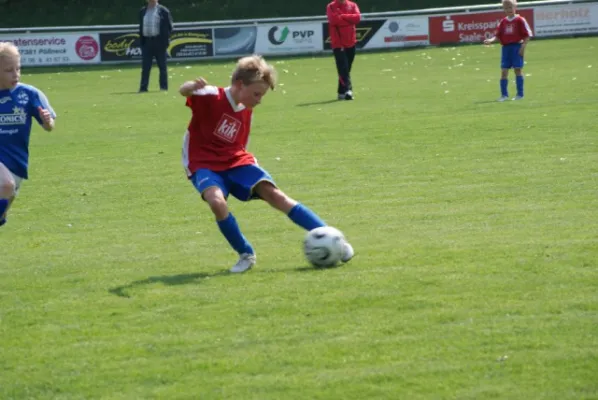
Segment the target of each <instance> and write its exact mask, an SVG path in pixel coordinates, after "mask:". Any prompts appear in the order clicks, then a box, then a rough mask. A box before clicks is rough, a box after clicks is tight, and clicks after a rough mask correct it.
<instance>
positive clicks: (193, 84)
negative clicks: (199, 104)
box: [179, 78, 208, 97]
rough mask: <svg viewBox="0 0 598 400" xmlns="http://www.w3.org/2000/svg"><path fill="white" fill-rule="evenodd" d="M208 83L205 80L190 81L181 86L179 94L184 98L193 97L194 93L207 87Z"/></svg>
mask: <svg viewBox="0 0 598 400" xmlns="http://www.w3.org/2000/svg"><path fill="white" fill-rule="evenodd" d="M207 84H208V82H207V81H206V80H205V79H204V78H199V79H196V80H194V81H188V82H185V83H183V84H182V85H181V87H180V88H179V93H180V94H181V96H183V97H191V96H193V92H195V91H196V90H200V89H203V88H204V87H206V85H207Z"/></svg>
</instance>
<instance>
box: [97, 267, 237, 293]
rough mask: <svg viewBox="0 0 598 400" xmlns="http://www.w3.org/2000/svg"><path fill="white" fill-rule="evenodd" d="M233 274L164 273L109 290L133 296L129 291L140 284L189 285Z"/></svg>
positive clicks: (221, 272) (226, 272) (225, 272)
mask: <svg viewBox="0 0 598 400" xmlns="http://www.w3.org/2000/svg"><path fill="white" fill-rule="evenodd" d="M230 275H233V274H231V273H230V272H228V271H220V272H216V273H213V274H207V273H202V272H199V273H195V274H180V275H162V276H150V277H149V278H147V279H142V280H139V281H134V282H131V283H129V284H128V285H122V286H117V287H115V288H112V289H110V290H108V291H109V292H110V293H112V294H114V295H116V296H119V297H131V296H130V295H129V294H128V293H127V292H128V291H129V290H130V289H135V288H137V287H139V286H144V285H151V284H153V283H162V284H164V285H167V286H176V285H188V284H190V283H200V282H201V280H202V279H206V278H215V277H217V276H230Z"/></svg>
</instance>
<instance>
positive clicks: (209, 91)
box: [192, 85, 218, 96]
mask: <svg viewBox="0 0 598 400" xmlns="http://www.w3.org/2000/svg"><path fill="white" fill-rule="evenodd" d="M216 94H218V87H216V86H210V85H208V86H206V87H204V88H203V89H198V90H194V91H193V93H192V95H193V96H209V95H216Z"/></svg>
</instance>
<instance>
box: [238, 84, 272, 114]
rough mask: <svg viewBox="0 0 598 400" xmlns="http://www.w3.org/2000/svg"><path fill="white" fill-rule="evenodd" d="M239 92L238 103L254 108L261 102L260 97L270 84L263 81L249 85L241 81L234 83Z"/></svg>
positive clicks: (264, 93)
mask: <svg viewBox="0 0 598 400" xmlns="http://www.w3.org/2000/svg"><path fill="white" fill-rule="evenodd" d="M235 85H237V88H238V91H239V92H238V93H239V103H241V104H243V105H244V106H245V107H247V108H254V107H255V106H257V105H258V104H260V103H261V102H262V97H264V96H265V95H266V93H267V92H268V89H270V86H268V84H267V83H265V82H256V83H252V84H251V85H244V84H243V82H241V81H237V82H236V83H235Z"/></svg>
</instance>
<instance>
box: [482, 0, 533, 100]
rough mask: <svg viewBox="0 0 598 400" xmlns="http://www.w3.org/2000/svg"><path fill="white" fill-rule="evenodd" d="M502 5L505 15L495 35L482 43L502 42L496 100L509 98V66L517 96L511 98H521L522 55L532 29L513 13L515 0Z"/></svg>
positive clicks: (507, 0)
mask: <svg viewBox="0 0 598 400" xmlns="http://www.w3.org/2000/svg"><path fill="white" fill-rule="evenodd" d="M502 7H503V10H504V11H505V14H507V16H506V17H505V18H503V19H502V21H500V24H499V25H498V28H497V29H496V34H495V36H494V37H492V38H490V39H486V40H484V44H491V43H493V42H495V41H496V40H500V43H501V44H502V60H501V68H502V73H501V77H500V94H501V96H500V98H499V99H498V101H505V100H508V99H509V92H508V90H507V87H508V84H509V81H508V77H509V69H511V68H513V69H514V70H515V76H516V78H515V79H516V83H517V96H516V97H515V98H514V99H513V100H521V99H523V72H522V68H523V56H524V54H525V48H526V46H527V42H529V40H530V38H531V37H532V30H531V29H530V27H529V24H528V23H527V21H526V20H525V18H523V17H522V16H521V15H518V14H516V13H515V11H516V9H517V0H503V2H502Z"/></svg>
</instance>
